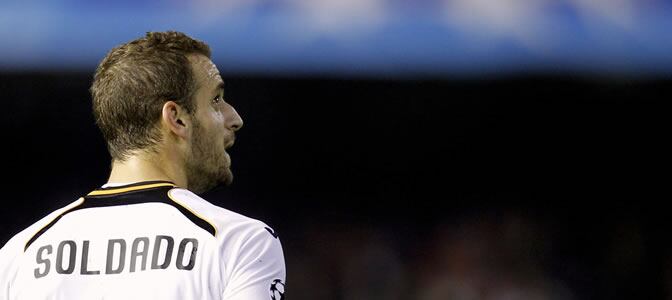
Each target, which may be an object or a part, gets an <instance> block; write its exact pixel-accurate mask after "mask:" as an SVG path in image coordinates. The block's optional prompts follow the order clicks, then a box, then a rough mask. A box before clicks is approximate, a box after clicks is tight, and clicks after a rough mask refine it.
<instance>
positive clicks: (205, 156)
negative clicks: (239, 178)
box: [186, 123, 233, 194]
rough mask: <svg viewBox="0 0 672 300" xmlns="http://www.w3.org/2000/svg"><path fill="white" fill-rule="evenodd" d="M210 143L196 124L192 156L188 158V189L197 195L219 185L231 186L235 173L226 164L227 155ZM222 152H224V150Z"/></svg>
mask: <svg viewBox="0 0 672 300" xmlns="http://www.w3.org/2000/svg"><path fill="white" fill-rule="evenodd" d="M213 142H214V141H210V140H209V139H208V138H207V136H206V135H205V133H204V132H203V130H202V127H201V126H200V124H198V123H194V136H193V143H192V148H191V155H190V156H189V157H187V163H186V172H187V185H188V187H187V188H188V189H189V190H191V191H192V192H194V193H196V194H202V193H205V192H207V191H209V190H211V189H213V188H215V187H216V186H217V185H219V184H223V185H227V186H228V185H230V184H231V182H233V173H232V172H231V169H230V168H229V166H228V165H227V164H226V159H225V154H224V153H217V151H218V150H220V149H219V148H218V147H216V146H215V145H214V144H213ZM222 151H224V150H223V149H222Z"/></svg>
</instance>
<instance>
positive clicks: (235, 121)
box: [229, 107, 243, 131]
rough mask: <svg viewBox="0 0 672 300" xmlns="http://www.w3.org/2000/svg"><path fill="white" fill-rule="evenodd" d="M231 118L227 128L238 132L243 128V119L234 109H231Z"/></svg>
mask: <svg viewBox="0 0 672 300" xmlns="http://www.w3.org/2000/svg"><path fill="white" fill-rule="evenodd" d="M231 113H232V117H231V118H230V120H231V121H230V123H229V128H230V129H231V130H233V131H238V130H240V128H242V127H243V118H241V117H240V115H239V114H238V112H237V111H236V109H235V108H233V107H231Z"/></svg>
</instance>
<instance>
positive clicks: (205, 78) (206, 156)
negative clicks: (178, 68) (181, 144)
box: [186, 55, 243, 193]
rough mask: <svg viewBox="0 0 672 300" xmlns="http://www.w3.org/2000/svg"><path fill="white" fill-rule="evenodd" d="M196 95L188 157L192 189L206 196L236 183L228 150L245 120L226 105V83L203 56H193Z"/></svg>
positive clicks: (188, 178) (187, 164) (188, 174)
mask: <svg viewBox="0 0 672 300" xmlns="http://www.w3.org/2000/svg"><path fill="white" fill-rule="evenodd" d="M189 61H190V62H191V65H192V68H193V72H194V77H195V80H196V88H197V90H196V93H195V95H194V98H193V100H194V102H195V104H196V109H195V111H194V116H193V121H192V124H193V125H192V140H191V153H190V154H191V155H187V159H186V171H187V181H188V182H187V184H188V188H189V189H190V190H191V191H193V192H195V193H203V192H206V191H208V190H210V189H212V188H214V187H215V186H217V185H218V184H220V183H223V184H226V185H228V184H230V183H231V182H232V181H233V173H232V172H231V158H230V157H229V154H228V153H226V149H227V148H229V147H231V146H232V145H233V142H234V140H235V132H236V131H237V130H238V129H240V128H241V127H242V126H243V120H242V119H241V118H240V116H239V115H238V113H237V112H236V110H235V109H234V108H233V106H231V105H230V104H228V103H226V102H225V101H224V81H222V77H221V76H220V75H219V71H218V70H217V67H216V66H215V64H213V63H212V61H210V59H208V58H207V57H205V56H203V55H190V56H189Z"/></svg>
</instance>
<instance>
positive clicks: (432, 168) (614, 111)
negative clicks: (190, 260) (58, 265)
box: [0, 0, 672, 300]
mask: <svg viewBox="0 0 672 300" xmlns="http://www.w3.org/2000/svg"><path fill="white" fill-rule="evenodd" d="M161 30H179V31H183V32H186V33H187V34H189V35H191V36H193V37H195V38H198V39H202V40H204V41H206V42H208V43H209V44H210V45H211V47H212V48H213V60H214V61H215V62H216V63H217V64H218V66H219V68H220V71H222V73H223V75H224V77H225V80H226V81H227V92H226V93H227V97H228V98H229V100H230V101H231V102H232V103H233V104H234V106H236V108H237V110H238V111H239V112H240V114H241V115H242V116H243V118H244V119H245V128H243V130H241V132H240V134H239V138H238V140H237V143H236V146H235V147H234V148H233V149H232V151H231V152H232V157H233V160H234V173H235V174H236V180H235V183H234V185H233V186H231V187H230V188H227V189H219V190H215V191H212V192H210V193H208V194H207V195H205V197H206V199H209V200H210V201H212V202H214V203H216V204H218V205H220V206H223V207H226V208H229V209H232V210H235V211H238V212H241V213H243V214H246V215H249V216H252V217H255V218H260V219H262V220H264V221H266V222H267V223H269V224H270V225H271V226H273V227H274V228H275V229H276V231H277V232H278V233H279V234H280V236H281V239H282V240H283V245H284V248H285V255H286V260H287V264H288V297H289V299H421V300H430V299H431V300H433V299H466V300H470V299H672V255H670V254H672V252H670V250H671V249H672V248H671V246H672V243H670V238H669V233H668V231H669V230H668V229H669V228H670V225H672V222H671V221H670V214H669V212H668V211H667V210H666V206H667V205H665V201H669V200H665V199H668V198H667V197H669V192H667V191H663V190H662V186H663V182H664V181H667V180H664V177H662V176H663V174H666V173H668V172H667V171H668V170H667V168H666V167H665V164H664V159H663V158H664V157H666V156H667V154H668V153H669V151H666V150H667V149H668V148H666V147H665V146H664V145H666V142H664V141H665V140H667V139H668V138H665V136H668V134H665V132H668V131H669V130H664V128H665V127H664V126H665V125H664V124H667V123H668V122H667V121H666V120H668V119H669V117H668V116H667V112H669V110H666V109H664V103H666V102H668V101H669V100H670V99H671V96H672V87H671V85H670V84H671V83H672V81H671V79H672V34H670V32H672V3H671V2H670V1H656V0H640V1H635V0H564V1H561V0H555V1H554V0H498V1H495V0H416V1H411V0H320V1H315V0H277V1H258V0H229V1H216V0H202V1H177V0H174V1H161V2H156V1H137V0H136V1H126V0H124V1H121V0H120V1H82V0H54V1H30V0H23V1H14V0H9V1H7V0H3V1H1V2H0V41H1V42H0V95H1V96H2V100H3V102H2V103H3V105H4V107H5V108H6V110H5V111H4V112H5V115H4V117H3V118H2V128H3V129H4V130H3V144H2V145H3V147H2V148H3V154H4V157H5V167H4V169H5V175H6V176H5V179H4V180H3V190H4V195H3V196H4V197H3V198H4V199H3V201H4V203H5V205H4V206H3V209H2V210H0V211H1V213H0V224H1V227H0V228H1V230H0V242H2V243H3V244H4V242H6V241H7V240H8V239H9V238H10V237H11V236H12V235H13V234H15V233H16V232H18V231H19V230H20V229H22V228H24V227H25V226H27V225H29V224H31V223H32V222H34V221H35V220H37V219H38V218H40V217H42V216H44V215H45V214H46V213H47V212H49V211H51V210H53V209H56V208H58V207H61V206H63V205H65V204H67V203H69V202H71V201H74V200H75V199H76V198H78V197H79V196H80V195H83V194H85V193H87V192H89V191H90V190H91V189H93V188H95V187H97V186H99V185H101V184H102V183H104V182H105V180H106V176H107V175H108V171H109V168H108V165H109V158H108V156H107V153H106V150H105V146H104V143H103V141H102V138H101V137H100V136H99V134H98V132H97V129H96V127H95V125H94V122H93V118H92V116H91V113H90V99H89V95H88V91H87V89H88V87H89V84H90V81H91V76H92V73H93V71H94V69H95V66H96V64H97V63H98V61H99V60H100V59H102V57H103V56H104V55H105V54H106V52H107V51H108V50H109V49H110V48H112V47H114V46H116V45H118V44H120V43H123V42H126V41H128V40H131V39H134V38H136V37H139V36H142V35H144V33H145V32H146V31H161ZM664 195H668V196H664Z"/></svg>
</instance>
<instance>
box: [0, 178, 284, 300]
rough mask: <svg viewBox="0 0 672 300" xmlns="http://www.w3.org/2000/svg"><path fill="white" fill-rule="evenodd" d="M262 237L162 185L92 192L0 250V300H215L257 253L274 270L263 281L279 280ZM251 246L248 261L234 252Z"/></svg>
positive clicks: (234, 217) (240, 220)
mask: <svg viewBox="0 0 672 300" xmlns="http://www.w3.org/2000/svg"><path fill="white" fill-rule="evenodd" d="M266 231H268V232H266ZM269 232H270V233H273V232H272V230H269V229H265V226H264V224H263V223H261V222H259V221H256V220H253V219H250V218H246V217H243V216H241V215H238V214H235V213H232V212H229V211H227V210H224V209H222V208H219V207H216V206H214V205H211V204H209V203H208V202H206V201H204V200H202V199H200V198H199V197H197V196H195V195H194V194H192V193H191V192H189V191H187V190H183V189H177V188H174V186H173V185H172V184H171V183H167V182H143V183H139V184H133V185H125V186H118V187H110V188H103V189H98V190H96V191H94V192H92V193H90V194H89V195H87V196H85V197H83V198H80V199H79V200H77V201H75V202H74V203H72V204H70V205H68V206H67V207H64V208H63V209H60V210H58V211H56V212H54V213H52V214H50V215H49V216H47V217H45V218H44V219H43V220H41V221H40V222H38V223H36V224H34V225H33V226H31V227H29V228H28V229H26V230H24V231H23V232H22V233H20V234H19V235H17V236H16V237H15V238H13V239H12V240H11V241H10V242H9V243H8V244H7V245H6V246H5V248H6V249H5V248H3V250H2V252H0V254H1V255H0V264H1V265H0V266H2V270H0V284H7V285H9V286H3V287H2V292H3V293H5V294H4V295H0V299H5V298H6V299H68V300H75V299H222V298H223V297H224V295H225V294H226V293H230V294H231V295H233V294H235V293H237V291H231V290H230V289H231V288H233V286H234V285H240V284H238V283H235V282H233V281H236V280H245V279H237V278H236V277H235V274H234V273H238V272H240V273H244V270H243V269H241V268H242V267H241V265H246V264H248V263H246V262H245V259H246V258H244V256H246V255H250V256H252V258H251V259H256V258H255V257H254V256H255V255H261V257H264V256H265V255H268V253H261V252H269V250H268V249H262V248H274V247H275V248H277V249H275V250H271V251H270V252H272V253H271V254H272V255H275V256H277V255H280V258H279V260H280V261H281V264H282V265H279V264H280V263H278V262H272V264H275V266H273V265H272V266H271V269H272V270H273V271H272V272H270V273H274V274H268V276H270V277H269V278H268V279H267V280H268V281H269V282H271V281H272V279H273V278H271V277H277V278H279V279H281V280H284V262H282V257H281V256H282V252H281V249H280V246H279V242H276V243H278V244H277V246H274V245H273V244H272V243H274V242H273V241H272V240H273V239H274V238H273V237H271V238H269V237H270V236H271V235H270V234H269ZM262 233H263V234H264V236H263V237H261V240H260V237H259V235H260V234H262ZM255 239H257V240H260V241H261V246H259V247H260V249H258V251H256V252H257V253H256V254H255V253H254V251H249V252H251V253H249V254H248V253H242V252H243V251H245V250H243V249H244V248H245V247H246V243H250V241H252V240H255ZM255 243H256V242H255ZM259 247H257V248H259ZM253 250H254V249H253ZM278 251H279V252H278ZM241 257H243V258H241ZM276 258H277V257H276ZM247 259H249V258H247ZM5 260H8V261H5ZM271 261H273V260H272V259H271ZM243 267H246V266H243ZM239 269H240V270H239ZM3 278H4V282H3ZM227 285H231V288H230V289H229V290H228V291H227ZM268 286H269V285H266V288H267V287H268ZM237 289H243V287H241V288H237ZM266 292H268V290H266Z"/></svg>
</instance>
